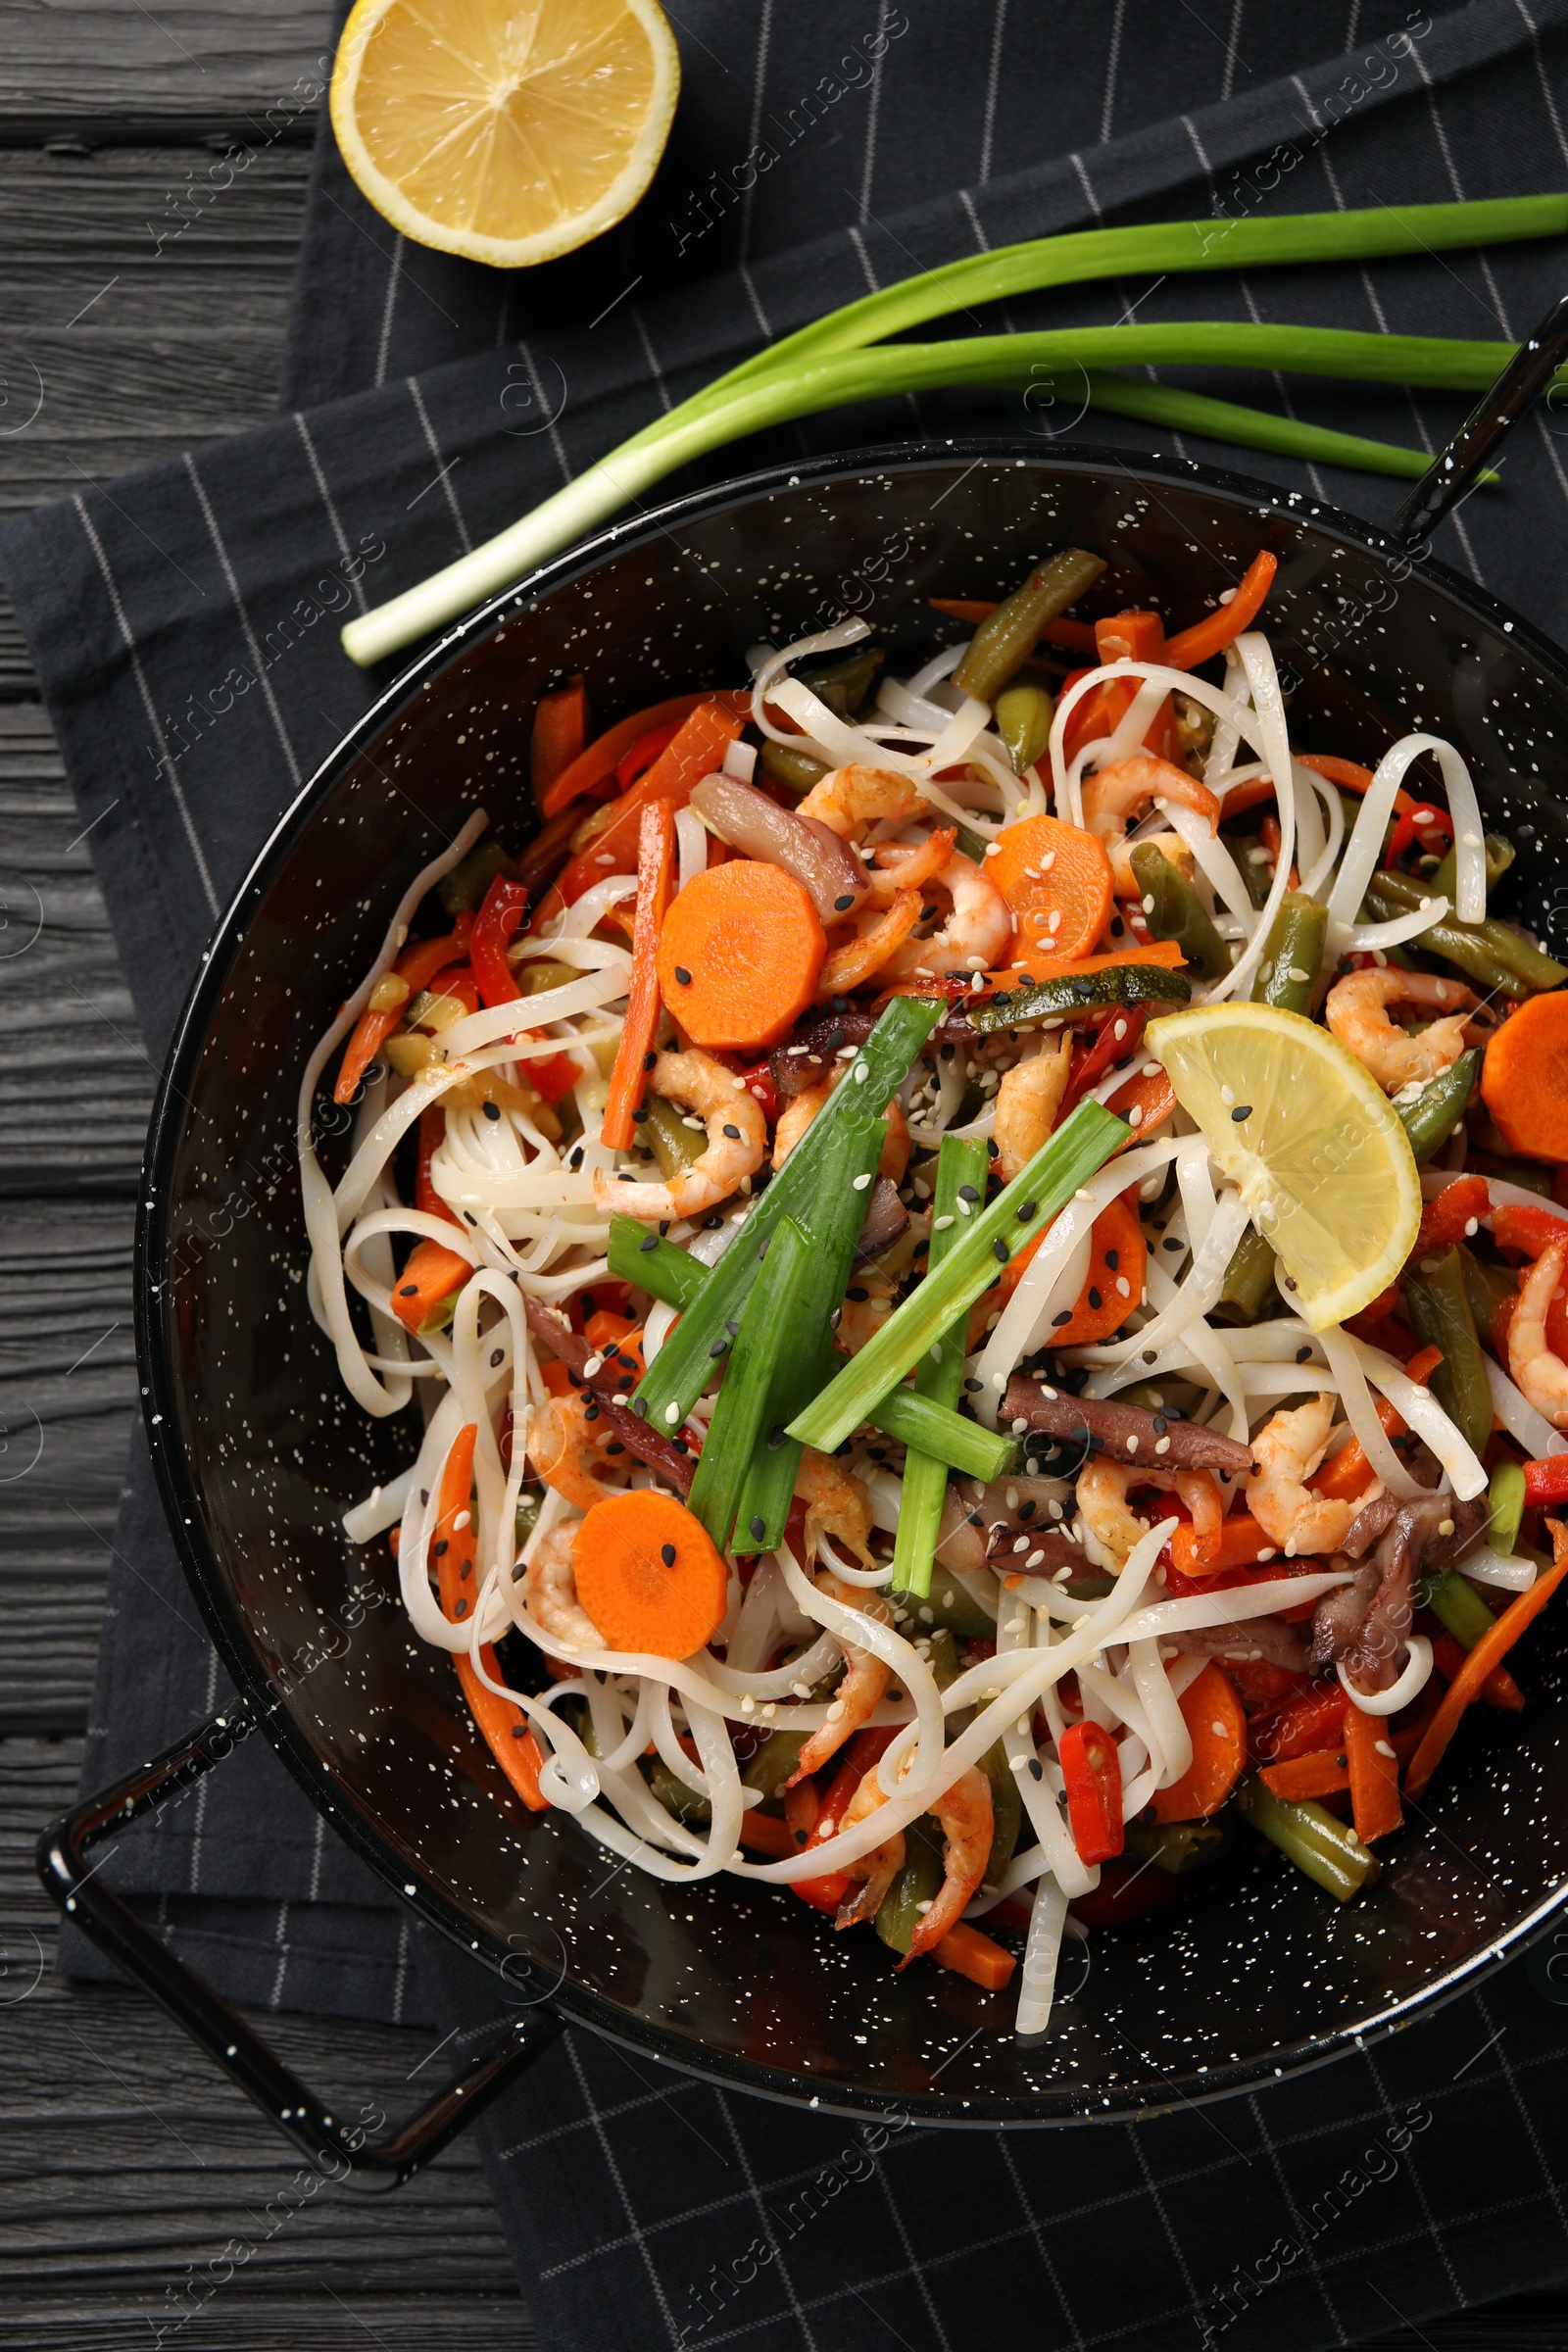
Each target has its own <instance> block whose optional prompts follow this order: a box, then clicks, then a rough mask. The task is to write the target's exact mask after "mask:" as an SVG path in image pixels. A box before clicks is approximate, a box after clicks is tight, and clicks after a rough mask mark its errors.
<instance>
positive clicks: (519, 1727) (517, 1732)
mask: <svg viewBox="0 0 1568 2352" xmlns="http://www.w3.org/2000/svg"><path fill="white" fill-rule="evenodd" d="M512 1737H513V1738H514V1740H526V1739H527V1737H528V1726H527V1725H526V1724H525V1723H515V1724H514V1725H513V1727H512Z"/></svg>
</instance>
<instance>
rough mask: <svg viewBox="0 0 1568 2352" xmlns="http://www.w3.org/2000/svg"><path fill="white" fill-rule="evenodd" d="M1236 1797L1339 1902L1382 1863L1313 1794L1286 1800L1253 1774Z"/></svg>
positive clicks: (1369, 1879) (1256, 1823)
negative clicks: (1293, 1800) (1275, 1794)
mask: <svg viewBox="0 0 1568 2352" xmlns="http://www.w3.org/2000/svg"><path fill="white" fill-rule="evenodd" d="M1236 1802H1237V1804H1238V1805H1239V1806H1240V1807H1241V1809H1242V1812H1243V1813H1244V1814H1245V1815H1246V1817H1247V1819H1248V1820H1249V1821H1250V1823H1251V1825H1252V1827H1253V1829H1254V1830H1257V1831H1258V1832H1259V1833H1260V1834H1261V1835H1262V1836H1263V1837H1265V1838H1267V1839H1268V1841H1269V1843H1270V1844H1271V1845H1277V1846H1278V1847H1279V1849H1280V1852H1281V1853H1282V1854H1288V1855H1289V1856H1290V1858H1291V1860H1292V1861H1293V1862H1294V1863H1295V1864H1296V1866H1297V1868H1298V1870H1304V1871H1305V1873H1306V1875H1307V1877H1308V1878H1309V1879H1315V1880H1316V1881H1317V1884H1318V1885H1319V1886H1320V1887H1326V1888H1327V1889H1328V1891H1329V1893H1330V1894H1332V1895H1333V1896H1334V1898H1335V1900H1336V1902H1341V1903H1348V1901H1349V1899H1350V1897H1351V1895H1352V1894H1359V1893H1360V1891H1361V1889H1362V1887H1369V1886H1370V1885H1371V1884H1372V1882H1373V1880H1374V1879H1375V1878H1376V1877H1377V1876H1378V1874H1379V1872H1380V1871H1381V1869H1382V1867H1383V1866H1382V1864H1381V1863H1380V1862H1379V1860H1378V1858H1377V1856H1376V1854H1374V1853H1373V1852H1372V1851H1371V1849H1370V1847H1368V1846H1365V1845H1363V1844H1362V1843H1361V1840H1360V1838H1358V1837H1357V1836H1356V1834H1355V1832H1354V1830H1352V1829H1351V1828H1350V1826H1349V1824H1348V1822H1344V1821H1336V1819H1335V1817H1334V1815H1333V1814H1332V1813H1331V1812H1330V1811H1329V1810H1328V1808H1327V1806H1325V1805H1320V1804H1319V1803H1318V1802H1317V1799H1316V1798H1315V1797H1310V1796H1308V1797H1303V1798H1301V1799H1300V1801H1299V1802H1298V1803H1296V1804H1288V1803H1287V1802H1286V1801H1285V1799H1284V1798H1282V1797H1278V1796H1274V1795H1271V1794H1270V1792H1269V1790H1268V1789H1266V1788H1265V1787H1264V1785H1263V1783H1262V1782H1261V1781H1260V1780H1258V1779H1257V1778H1256V1776H1255V1775H1249V1777H1248V1778H1247V1779H1246V1780H1244V1781H1243V1782H1242V1784H1241V1786H1240V1788H1239V1789H1237V1791H1236Z"/></svg>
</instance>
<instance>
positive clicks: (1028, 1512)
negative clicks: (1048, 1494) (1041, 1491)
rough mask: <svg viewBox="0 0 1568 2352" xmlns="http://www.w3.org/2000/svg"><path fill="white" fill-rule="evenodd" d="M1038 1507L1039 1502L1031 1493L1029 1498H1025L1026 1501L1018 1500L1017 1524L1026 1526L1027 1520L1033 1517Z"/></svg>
mask: <svg viewBox="0 0 1568 2352" xmlns="http://www.w3.org/2000/svg"><path fill="white" fill-rule="evenodd" d="M1039 1508H1040V1505H1039V1503H1038V1502H1036V1500H1035V1498H1034V1496H1033V1495H1030V1496H1029V1499H1028V1500H1027V1502H1020V1503H1019V1505H1018V1524H1019V1526H1020V1527H1023V1526H1026V1525H1027V1524H1028V1522H1029V1521H1030V1520H1031V1519H1032V1518H1033V1517H1034V1515H1035V1513H1036V1511H1038V1510H1039Z"/></svg>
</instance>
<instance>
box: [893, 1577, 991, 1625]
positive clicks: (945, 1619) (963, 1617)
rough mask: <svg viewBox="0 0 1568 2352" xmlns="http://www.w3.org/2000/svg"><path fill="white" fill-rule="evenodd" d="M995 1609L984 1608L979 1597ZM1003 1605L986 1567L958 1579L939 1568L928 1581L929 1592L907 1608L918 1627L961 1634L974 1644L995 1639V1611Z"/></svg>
mask: <svg viewBox="0 0 1568 2352" xmlns="http://www.w3.org/2000/svg"><path fill="white" fill-rule="evenodd" d="M982 1594H983V1595H984V1597H985V1599H986V1600H989V1601H991V1602H992V1603H993V1604H994V1606H993V1607H992V1609H990V1610H989V1611H988V1610H987V1609H986V1608H985V1607H984V1606H983V1604H982V1600H981V1597H980V1596H981V1595H982ZM1001 1605H1002V1590H1001V1587H1000V1586H999V1585H998V1583H997V1580H996V1578H995V1577H994V1576H993V1574H992V1573H991V1570H990V1569H989V1568H972V1569H970V1570H969V1571H968V1572H967V1573H966V1574H965V1575H963V1576H959V1575H958V1574H957V1573H956V1571H954V1570H949V1571H948V1572H947V1573H946V1574H944V1572H943V1571H942V1569H940V1568H939V1569H938V1570H937V1572H936V1574H935V1576H934V1577H933V1578H932V1580H931V1590H930V1592H929V1593H927V1594H926V1595H925V1597H924V1598H923V1599H922V1600H916V1601H914V1602H913V1604H912V1605H911V1607H910V1610H909V1616H910V1619H911V1621H912V1622H913V1624H914V1625H916V1626H917V1627H925V1626H946V1628H947V1629H948V1631H949V1632H950V1633H954V1634H961V1635H963V1636H964V1637H965V1639H966V1640H969V1641H973V1642H991V1641H994V1640H995V1639H996V1632H997V1618H996V1610H997V1609H998V1608H1000V1607H1001Z"/></svg>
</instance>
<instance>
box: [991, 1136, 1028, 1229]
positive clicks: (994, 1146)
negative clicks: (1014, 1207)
mask: <svg viewBox="0 0 1568 2352" xmlns="http://www.w3.org/2000/svg"><path fill="white" fill-rule="evenodd" d="M986 1150H987V1152H989V1153H990V1154H991V1157H992V1158H993V1159H1000V1158H1001V1157H1002V1146H1001V1145H1000V1144H999V1143H998V1141H997V1139H996V1137H995V1136H994V1135H988V1136H987V1137H986ZM1022 1213H1023V1212H1022V1210H1020V1211H1019V1214H1020V1215H1022Z"/></svg>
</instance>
